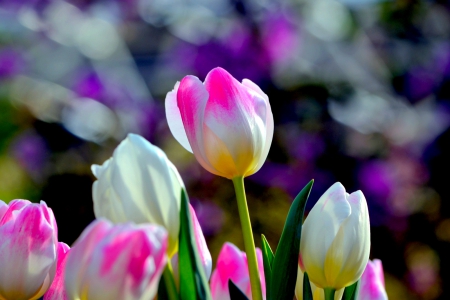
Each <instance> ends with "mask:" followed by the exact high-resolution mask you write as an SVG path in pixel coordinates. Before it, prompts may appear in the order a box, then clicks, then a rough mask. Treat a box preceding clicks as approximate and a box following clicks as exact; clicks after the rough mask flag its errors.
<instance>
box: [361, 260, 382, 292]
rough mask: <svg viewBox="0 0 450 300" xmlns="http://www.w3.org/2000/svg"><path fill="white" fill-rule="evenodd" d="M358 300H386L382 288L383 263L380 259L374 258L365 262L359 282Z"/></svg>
mask: <svg viewBox="0 0 450 300" xmlns="http://www.w3.org/2000/svg"><path fill="white" fill-rule="evenodd" d="M357 299H358V300H387V299H388V296H387V294H386V290H385V289H384V275H383V265H382V264H381V260H379V259H374V260H373V261H370V260H369V262H368V263H367V266H366V269H365V270H364V273H363V274H362V277H361V281H360V283H359V294H358V298H357Z"/></svg>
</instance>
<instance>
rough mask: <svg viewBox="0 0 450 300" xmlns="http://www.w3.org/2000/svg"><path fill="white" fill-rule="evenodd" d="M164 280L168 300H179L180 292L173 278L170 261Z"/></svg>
mask: <svg viewBox="0 0 450 300" xmlns="http://www.w3.org/2000/svg"><path fill="white" fill-rule="evenodd" d="M162 280H163V281H164V285H165V287H166V292H167V295H166V296H167V298H168V300H178V292H177V287H176V285H175V280H174V278H173V269H172V264H171V262H170V259H169V260H168V262H167V265H166V267H165V268H164V271H163V273H162Z"/></svg>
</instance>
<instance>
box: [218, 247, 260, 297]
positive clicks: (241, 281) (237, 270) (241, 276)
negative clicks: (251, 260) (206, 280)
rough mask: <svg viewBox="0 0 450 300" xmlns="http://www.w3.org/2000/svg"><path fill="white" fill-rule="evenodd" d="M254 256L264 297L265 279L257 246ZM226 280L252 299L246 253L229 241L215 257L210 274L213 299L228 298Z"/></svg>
mask: <svg viewBox="0 0 450 300" xmlns="http://www.w3.org/2000/svg"><path fill="white" fill-rule="evenodd" d="M256 256H257V259H258V270H259V278H260V280H261V287H262V292H263V295H264V299H265V295H266V281H265V279H264V265H263V259H262V253H261V250H260V249H259V248H256ZM228 280H231V281H233V283H234V284H235V285H236V286H237V287H238V288H239V289H240V290H241V291H242V292H243V293H244V294H245V295H247V297H248V298H249V299H250V300H251V299H252V297H251V296H252V291H251V286H250V277H249V274H248V263H247V255H246V254H245V252H242V251H240V250H239V249H238V248H237V247H236V246H235V245H233V244H231V243H225V244H224V245H223V247H222V250H220V253H219V257H218V258H217V265H216V269H215V270H214V271H213V273H212V276H211V282H210V285H211V294H212V297H213V299H214V300H230V292H229V290H228Z"/></svg>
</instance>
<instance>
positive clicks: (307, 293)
mask: <svg viewBox="0 0 450 300" xmlns="http://www.w3.org/2000/svg"><path fill="white" fill-rule="evenodd" d="M303 300H313V295H312V290H311V283H310V282H309V277H308V274H307V273H306V272H305V273H303Z"/></svg>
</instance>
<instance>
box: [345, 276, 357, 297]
mask: <svg viewBox="0 0 450 300" xmlns="http://www.w3.org/2000/svg"><path fill="white" fill-rule="evenodd" d="M358 285H359V280H358V281H357V282H355V283H354V284H352V285H349V286H348V287H346V288H345V290H344V294H343V295H342V300H355V299H356V296H357V295H358Z"/></svg>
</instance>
